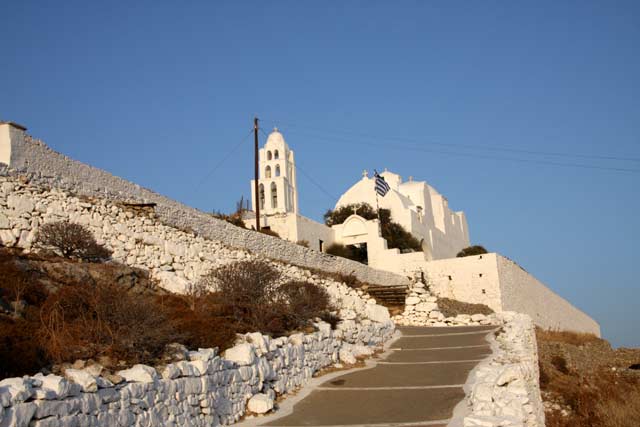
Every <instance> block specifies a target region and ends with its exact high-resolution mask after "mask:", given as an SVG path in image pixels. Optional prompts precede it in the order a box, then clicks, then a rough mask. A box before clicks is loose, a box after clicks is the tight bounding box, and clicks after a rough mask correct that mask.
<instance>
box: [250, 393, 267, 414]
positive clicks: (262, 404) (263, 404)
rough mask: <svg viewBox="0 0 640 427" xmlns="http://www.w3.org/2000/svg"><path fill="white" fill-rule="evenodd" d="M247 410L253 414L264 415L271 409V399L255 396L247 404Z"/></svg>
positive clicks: (264, 395) (262, 395)
mask: <svg viewBox="0 0 640 427" xmlns="http://www.w3.org/2000/svg"><path fill="white" fill-rule="evenodd" d="M247 408H248V409H249V411H251V412H253V413H255V414H265V413H267V412H269V411H270V410H272V409H273V399H272V398H271V397H270V396H268V395H266V394H262V393H260V394H255V395H253V396H252V397H251V399H249V402H247Z"/></svg>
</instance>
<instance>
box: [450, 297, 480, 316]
mask: <svg viewBox="0 0 640 427" xmlns="http://www.w3.org/2000/svg"><path fill="white" fill-rule="evenodd" d="M438 308H439V309H440V312H441V313H442V314H443V315H444V316H445V317H455V316H457V315H458V314H484V315H489V314H491V313H493V310H492V309H491V308H489V306H486V305H484V304H470V303H466V302H462V301H457V300H454V299H450V298H438Z"/></svg>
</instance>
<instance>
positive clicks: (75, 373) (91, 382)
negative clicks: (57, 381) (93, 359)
mask: <svg viewBox="0 0 640 427" xmlns="http://www.w3.org/2000/svg"><path fill="white" fill-rule="evenodd" d="M64 375H65V376H66V377H67V378H68V379H70V380H71V381H73V382H74V383H76V384H78V385H79V386H80V388H81V389H82V391H84V392H85V393H95V392H96V391H98V383H97V381H96V378H95V377H94V376H93V375H91V374H90V373H89V372H87V371H84V370H81V369H66V370H65V371H64Z"/></svg>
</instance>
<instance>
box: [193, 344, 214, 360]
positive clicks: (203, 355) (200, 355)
mask: <svg viewBox="0 0 640 427" xmlns="http://www.w3.org/2000/svg"><path fill="white" fill-rule="evenodd" d="M217 351H218V348H217V347H216V348H200V349H198V351H190V352H188V353H187V357H188V358H189V360H190V361H192V362H193V361H196V360H203V361H205V362H207V361H209V360H211V359H213V358H214V357H215V356H216V353H217Z"/></svg>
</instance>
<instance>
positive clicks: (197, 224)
mask: <svg viewBox="0 0 640 427" xmlns="http://www.w3.org/2000/svg"><path fill="white" fill-rule="evenodd" d="M11 144H12V146H11V164H10V165H9V168H4V173H5V174H6V173H10V174H12V175H14V176H15V175H24V176H27V177H29V179H30V180H31V181H32V182H34V183H39V184H43V185H46V186H48V187H51V188H60V189H64V190H67V191H69V192H71V193H73V194H76V195H83V196H92V197H99V198H108V199H114V200H121V201H127V202H131V201H138V202H144V203H156V204H157V206H156V212H157V214H158V218H159V219H160V220H161V221H162V222H163V223H165V224H167V225H170V226H172V227H175V228H178V229H187V230H192V231H193V232H194V233H195V234H197V235H198V236H200V237H203V238H206V239H209V240H215V241H219V242H222V243H224V244H225V245H228V246H230V247H234V248H242V249H246V250H249V251H251V252H253V253H255V254H259V255H262V256H266V257H269V258H273V259H277V260H280V261H283V262H287V263H291V264H295V265H300V266H302V267H307V268H313V269H319V270H323V271H330V272H336V273H343V274H351V273H353V274H354V275H356V276H357V277H358V279H360V280H361V281H364V282H370V283H375V284H380V285H387V286H393V285H407V284H408V279H407V278H406V277H403V276H399V275H397V274H393V273H389V272H386V271H381V270H375V269H373V268H370V267H367V266H366V265H363V264H361V263H358V262H354V261H351V260H348V259H345V258H339V257H334V256H331V255H327V254H324V253H322V252H319V251H315V250H311V249H307V248H305V247H303V246H300V245H297V244H294V243H291V242H288V241H285V240H281V239H277V238H274V237H271V236H267V235H264V234H261V233H256V232H253V231H250V230H245V229H242V228H239V227H235V226H233V225H231V224H228V223H227V222H225V221H221V220H218V219H216V218H213V217H212V216H211V215H209V214H206V213H204V212H201V211H198V210H197V209H193V208H190V207H188V206H185V205H183V204H181V203H178V202H176V201H174V200H171V199H169V198H167V197H164V196H161V195H159V194H157V193H155V192H153V191H151V190H148V189H146V188H143V187H141V186H139V185H137V184H134V183H132V182H129V181H127V180H124V179H122V178H119V177H116V176H114V175H112V174H110V173H108V172H106V171H104V170H101V169H98V168H94V167H92V166H89V165H86V164H84V163H81V162H78V161H76V160H72V159H70V158H68V157H66V156H64V155H62V154H60V153H57V152H55V151H53V150H51V148H49V147H48V146H47V145H46V144H44V143H43V142H42V141H39V140H36V139H34V138H31V137H30V136H28V135H24V137H23V138H15V139H14V140H12V142H11ZM1 172H2V171H1V170H0V173H1Z"/></svg>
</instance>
